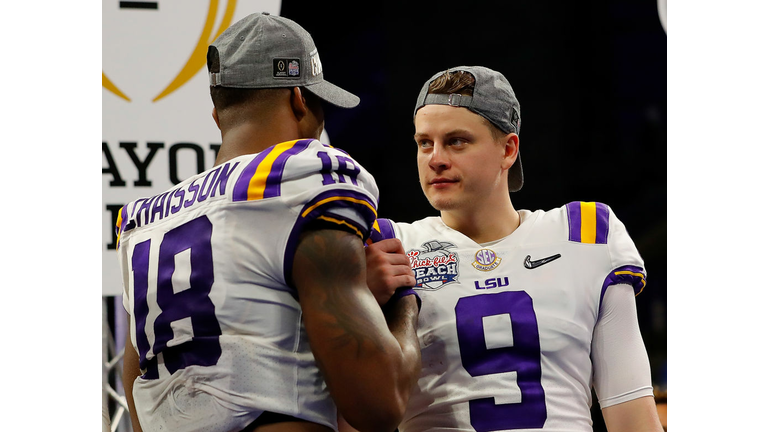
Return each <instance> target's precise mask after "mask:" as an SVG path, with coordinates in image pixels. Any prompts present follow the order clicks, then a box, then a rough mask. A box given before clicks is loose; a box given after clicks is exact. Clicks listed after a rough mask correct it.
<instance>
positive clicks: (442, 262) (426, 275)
mask: <svg viewBox="0 0 768 432" xmlns="http://www.w3.org/2000/svg"><path fill="white" fill-rule="evenodd" d="M422 246H423V247H424V249H411V250H409V251H408V252H407V253H406V255H407V256H408V259H409V260H410V261H411V269H412V270H413V273H414V276H416V286H415V287H414V288H417V289H418V288H421V289H429V290H436V289H439V288H442V287H443V286H445V285H448V284H450V283H453V282H458V281H457V280H456V279H457V278H458V277H459V255H458V254H457V253H456V252H451V251H449V250H448V249H450V248H455V247H456V245H454V244H453V243H448V242H441V241H438V240H430V241H428V242H426V243H424V244H422Z"/></svg>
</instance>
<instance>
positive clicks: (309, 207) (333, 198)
mask: <svg viewBox="0 0 768 432" xmlns="http://www.w3.org/2000/svg"><path fill="white" fill-rule="evenodd" d="M334 207H354V208H356V209H357V210H358V211H360V212H362V214H363V215H364V217H365V219H366V221H368V220H369V219H370V224H369V228H368V229H369V230H370V226H372V225H373V222H374V221H375V220H376V204H374V203H373V202H372V201H371V200H370V198H368V196H367V195H365V194H363V193H361V192H356V191H352V190H348V189H332V190H327V191H324V192H322V193H320V194H318V195H317V196H316V197H315V198H313V199H312V200H311V201H309V202H308V203H307V204H306V205H305V206H304V208H303V209H302V210H301V217H302V218H308V217H309V218H314V217H317V215H320V214H323V213H324V212H325V211H326V209H329V208H334ZM366 236H367V235H366ZM366 238H367V237H366Z"/></svg>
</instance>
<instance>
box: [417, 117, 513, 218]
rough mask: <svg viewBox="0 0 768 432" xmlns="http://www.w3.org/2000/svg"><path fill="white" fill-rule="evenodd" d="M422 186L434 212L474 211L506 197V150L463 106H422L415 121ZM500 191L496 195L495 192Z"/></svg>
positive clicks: (480, 118) (489, 130)
mask: <svg viewBox="0 0 768 432" xmlns="http://www.w3.org/2000/svg"><path fill="white" fill-rule="evenodd" d="M414 123H415V126H416V133H415V134H414V139H415V140H416V144H417V146H418V156H417V161H418V167H419V180H420V182H421V188H422V190H423V191H424V195H426V197H427V199H428V200H429V202H430V204H432V207H434V208H436V209H438V210H441V211H443V210H446V211H450V210H463V211H479V210H480V209H482V208H483V204H484V203H485V202H488V201H489V200H493V199H495V197H496V196H497V195H498V194H499V193H507V182H506V177H505V176H504V171H505V170H504V168H503V167H504V166H505V165H504V164H505V161H504V159H505V157H504V156H505V146H504V145H503V144H501V143H499V142H497V141H496V140H494V138H493V135H492V133H491V129H490V128H489V126H488V124H487V123H486V122H485V120H484V119H483V118H482V117H481V116H479V115H477V114H475V113H473V112H471V111H469V110H468V109H466V108H461V107H452V106H447V105H427V106H425V107H423V108H421V109H419V111H417V112H416V118H415V119H414ZM500 191H501V192H500Z"/></svg>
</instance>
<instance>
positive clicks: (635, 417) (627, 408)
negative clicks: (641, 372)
mask: <svg viewBox="0 0 768 432" xmlns="http://www.w3.org/2000/svg"><path fill="white" fill-rule="evenodd" d="M602 411H603V419H605V426H606V429H608V432H663V430H664V428H662V426H661V422H660V421H659V413H658V411H657V410H656V403H655V401H654V399H653V397H652V396H646V397H641V398H638V399H634V400H631V401H628V402H624V403H620V404H618V405H613V406H609V407H607V408H603V410H602Z"/></svg>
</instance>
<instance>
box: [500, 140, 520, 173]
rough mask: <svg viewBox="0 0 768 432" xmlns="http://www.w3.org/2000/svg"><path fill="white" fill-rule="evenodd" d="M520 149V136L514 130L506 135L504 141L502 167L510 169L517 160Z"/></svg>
mask: <svg viewBox="0 0 768 432" xmlns="http://www.w3.org/2000/svg"><path fill="white" fill-rule="evenodd" d="M519 151H520V137H518V136H517V134H516V133H514V132H512V133H510V134H509V135H507V136H506V141H505V143H504V162H502V167H503V168H504V169H509V168H511V167H512V165H514V163H515V161H516V160H517V154H518V152H519Z"/></svg>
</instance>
